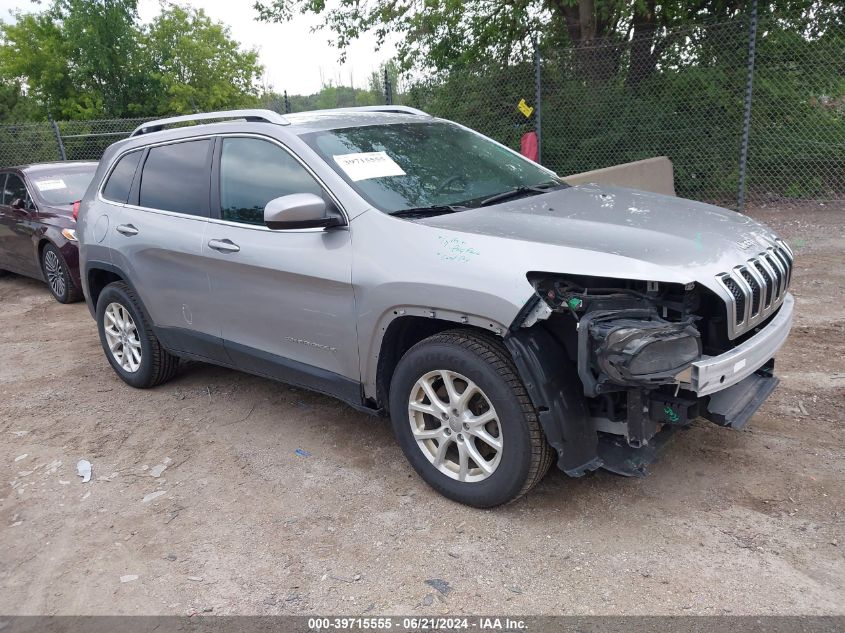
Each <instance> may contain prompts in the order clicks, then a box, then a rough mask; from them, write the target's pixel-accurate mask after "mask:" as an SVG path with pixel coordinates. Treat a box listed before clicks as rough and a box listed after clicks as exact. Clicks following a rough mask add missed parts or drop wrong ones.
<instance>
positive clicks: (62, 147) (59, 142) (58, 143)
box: [50, 117, 67, 160]
mask: <svg viewBox="0 0 845 633" xmlns="http://www.w3.org/2000/svg"><path fill="white" fill-rule="evenodd" d="M50 125H51V126H52V128H53V134H55V135H56V146H57V147H58V148H59V160H67V154H66V153H65V144H64V143H63V142H62V133H61V132H60V131H59V124H58V123H56V122H55V121H54V120H53V117H50Z"/></svg>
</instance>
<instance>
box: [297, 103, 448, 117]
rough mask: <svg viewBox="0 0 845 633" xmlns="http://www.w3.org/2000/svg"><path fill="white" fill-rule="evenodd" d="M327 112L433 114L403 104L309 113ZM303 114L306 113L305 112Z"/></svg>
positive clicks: (311, 112) (322, 111) (323, 111)
mask: <svg viewBox="0 0 845 633" xmlns="http://www.w3.org/2000/svg"><path fill="white" fill-rule="evenodd" d="M327 112H387V113H394V114H413V115H416V116H431V115H430V114H429V113H428V112H423V111H422V110H417V109H416V108H411V107H409V106H403V105H371V106H351V107H348V108H329V109H327V110H311V111H309V112H308V113H307V114H321V113H327ZM303 114H305V113H304V112H303Z"/></svg>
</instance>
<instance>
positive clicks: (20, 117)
mask: <svg viewBox="0 0 845 633" xmlns="http://www.w3.org/2000/svg"><path fill="white" fill-rule="evenodd" d="M42 117H43V114H42V112H41V110H40V108H39V107H38V104H36V103H35V101H34V100H33V99H32V98H31V97H29V96H28V95H25V94H24V93H23V90H22V89H21V86H20V84H19V83H17V82H10V83H0V123H17V122H20V121H33V120H36V119H40V118H42Z"/></svg>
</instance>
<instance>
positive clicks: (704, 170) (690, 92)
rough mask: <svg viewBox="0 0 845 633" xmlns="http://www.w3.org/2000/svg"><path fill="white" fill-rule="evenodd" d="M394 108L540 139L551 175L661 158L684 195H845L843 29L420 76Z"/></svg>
mask: <svg viewBox="0 0 845 633" xmlns="http://www.w3.org/2000/svg"><path fill="white" fill-rule="evenodd" d="M755 31H756V34H755ZM538 94H539V97H538V96H537V95H538ZM522 100H525V102H526V104H527V105H528V106H530V107H532V108H534V110H533V111H532V112H530V115H528V116H526V115H525V114H523V113H522V112H521V110H520V108H519V107H518V104H519V103H520V101H522ZM397 102H398V103H403V104H407V105H412V106H415V107H419V108H421V109H423V110H426V111H427V112H430V113H432V114H435V115H438V116H443V117H447V118H450V119H453V120H456V121H458V122H460V123H463V124H465V125H468V126H470V127H472V128H475V129H477V130H479V131H480V132H482V133H484V134H487V135H489V136H492V137H493V138H496V139H497V140H499V141H501V142H503V143H505V144H507V145H509V146H510V147H513V148H514V149H517V148H519V146H520V138H521V137H522V135H523V134H525V133H526V132H528V131H537V132H538V135H539V136H540V147H541V159H540V160H541V162H542V163H543V164H544V165H546V166H547V167H550V168H551V169H554V170H555V171H556V172H557V173H559V174H561V175H567V174H574V173H580V172H583V171H589V170H593V169H599V168H602V167H609V166H612V165H618V164H620V163H625V162H629V161H634V160H639V159H643V158H649V157H653V156H664V155H665V156H668V157H669V158H670V159H671V160H672V163H673V164H674V168H675V187H676V190H677V192H678V195H680V196H683V197H688V198H693V199H697V200H704V201H707V202H715V203H718V204H721V205H724V206H728V207H732V208H741V207H743V206H744V202H745V201H746V200H747V201H748V203H749V204H752V205H763V204H770V203H771V204H779V205H786V204H790V203H791V202H795V201H806V200H818V201H825V200H837V201H842V200H845V25H843V24H839V25H826V26H822V25H817V26H816V27H814V28H805V29H803V30H801V31H799V30H797V29H795V28H794V26H792V25H789V24H787V23H786V22H785V21H783V20H778V19H771V18H770V19H767V20H761V21H760V22H759V23H757V21H756V18H755V17H754V16H750V17H749V18H747V19H737V20H733V21H731V22H728V23H713V24H708V25H698V26H691V27H688V28H684V29H678V30H674V31H665V32H657V33H655V34H654V35H653V36H651V37H648V38H641V39H634V40H630V41H625V42H621V43H620V42H618V41H598V42H593V43H591V44H590V45H588V46H581V47H577V48H570V49H564V50H559V49H558V50H539V51H538V50H535V51H534V52H533V55H532V53H531V52H530V51H529V53H528V54H527V55H526V59H524V60H523V61H521V62H516V63H512V64H509V65H508V66H506V67H499V66H493V67H489V66H487V67H483V66H482V67H474V68H464V69H461V70H458V71H453V72H451V73H449V74H448V75H443V76H435V77H431V78H429V79H427V80H425V81H419V82H417V83H415V84H414V85H412V86H411V87H410V88H409V89H408V90H406V91H405V92H404V93H403V94H401V95H398V98H397ZM526 112H528V110H526ZM541 112H542V115H540V113H541ZM744 139H747V152H745V153H744V152H743V145H744Z"/></svg>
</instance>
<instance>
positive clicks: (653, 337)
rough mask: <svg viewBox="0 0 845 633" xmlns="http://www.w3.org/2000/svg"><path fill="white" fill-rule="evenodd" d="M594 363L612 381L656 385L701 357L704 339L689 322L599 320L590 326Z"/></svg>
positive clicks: (672, 379)
mask: <svg viewBox="0 0 845 633" xmlns="http://www.w3.org/2000/svg"><path fill="white" fill-rule="evenodd" d="M590 337H591V339H592V340H593V342H594V346H593V353H594V362H595V364H596V366H597V368H598V369H599V370H600V371H602V372H603V373H605V374H606V375H607V377H608V378H609V379H610V381H611V382H613V383H616V384H621V385H655V384H665V383H668V382H675V377H676V376H677V375H678V374H680V373H681V372H682V371H683V370H684V369H686V368H687V367H688V366H689V365H690V363H692V362H695V361H696V360H698V359H699V357H700V356H701V337H700V335H699V333H698V330H697V329H696V328H695V327H694V326H693V324H692V323H691V322H690V321H684V322H680V323H673V322H670V321H665V320H664V319H661V318H659V317H658V316H657V315H656V314H652V315H650V316H647V317H645V318H617V319H614V318H610V319H608V320H603V319H598V320H594V321H593V322H592V323H591V324H590Z"/></svg>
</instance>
